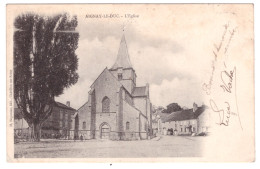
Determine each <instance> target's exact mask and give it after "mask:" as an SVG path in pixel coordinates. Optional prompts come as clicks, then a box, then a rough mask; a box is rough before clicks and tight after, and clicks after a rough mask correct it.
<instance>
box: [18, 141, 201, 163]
mask: <svg viewBox="0 0 260 169" xmlns="http://www.w3.org/2000/svg"><path fill="white" fill-rule="evenodd" d="M204 139H205V137H186V136H185V137H184V136H161V137H160V138H158V137H157V138H154V139H152V140H141V141H110V140H86V141H76V142H74V141H60V140H43V141H41V142H39V143H26V142H24V143H18V144H15V146H14V148H15V157H17V158H22V157H25V158H55V157H57V158H115V157H116V158H127V157H128V158H130V157H135V158H140V157H143V158H146V157H199V156H201V155H202V151H201V146H202V145H203V141H204Z"/></svg>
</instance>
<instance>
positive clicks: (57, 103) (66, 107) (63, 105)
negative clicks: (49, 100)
mask: <svg viewBox="0 0 260 169" xmlns="http://www.w3.org/2000/svg"><path fill="white" fill-rule="evenodd" d="M55 106H56V107H60V108H64V109H69V110H73V111H76V110H75V109H73V108H72V107H69V106H67V105H65V104H63V103H60V102H55Z"/></svg>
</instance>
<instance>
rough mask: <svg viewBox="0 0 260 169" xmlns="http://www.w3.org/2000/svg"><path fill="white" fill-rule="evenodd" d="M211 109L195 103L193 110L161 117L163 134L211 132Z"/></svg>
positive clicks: (184, 110)
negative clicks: (170, 131)
mask: <svg viewBox="0 0 260 169" xmlns="http://www.w3.org/2000/svg"><path fill="white" fill-rule="evenodd" d="M210 114H211V113H210V109H209V108H208V107H207V106H206V105H202V106H199V107H198V105H197V104H196V103H193V108H191V109H188V108H187V109H183V110H180V111H176V112H172V113H171V114H169V115H167V116H162V117H161V122H162V123H161V129H162V130H161V134H164V135H167V134H169V133H168V131H169V130H172V133H171V134H173V135H190V134H192V133H195V134H199V133H202V132H206V133H208V132H210V124H211V122H210V119H211V118H210Z"/></svg>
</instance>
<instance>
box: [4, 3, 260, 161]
mask: <svg viewBox="0 0 260 169" xmlns="http://www.w3.org/2000/svg"><path fill="white" fill-rule="evenodd" d="M6 11H7V18H8V20H7V90H8V91H7V133H6V135H7V147H8V148H7V160H8V161H9V162H41V161H49V162H58V161H64V160H65V161H75V162H79V161H83V162H88V161H91V160H92V161H93V160H95V161H97V162H105V161H109V160H110V161H117V162H118V161H125V162H131V161H137V162H138V161H147V162H151V161H153V162H154V161H155V162H169V161H196V162H197V161H198V162H203V161H207V162H252V161H254V159H255V148H254V147H255V141H254V140H255V131H254V126H255V125H254V121H255V119H254V116H255V110H254V106H255V104H254V103H255V101H254V97H255V95H254V92H255V91H254V29H253V28H254V27H253V26H254V17H253V12H254V7H253V5H252V4H67V5H65V4H64V5H62V4H59V5H57V4H56V5H51V4H48V5H47V4H31V5H30V4H29V5H15V4H8V5H7V6H6ZM245 145H247V146H245Z"/></svg>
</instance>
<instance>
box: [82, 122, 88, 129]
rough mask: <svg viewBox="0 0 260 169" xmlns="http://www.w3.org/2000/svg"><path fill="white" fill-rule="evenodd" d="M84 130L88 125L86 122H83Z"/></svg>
mask: <svg viewBox="0 0 260 169" xmlns="http://www.w3.org/2000/svg"><path fill="white" fill-rule="evenodd" d="M82 128H83V130H86V128H87V126H86V122H85V121H84V122H83V126H82Z"/></svg>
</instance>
